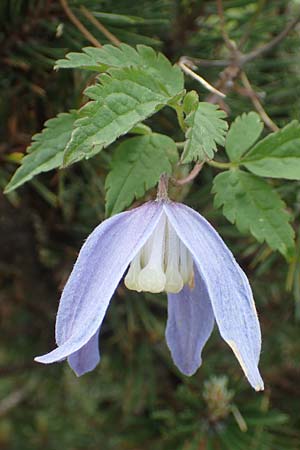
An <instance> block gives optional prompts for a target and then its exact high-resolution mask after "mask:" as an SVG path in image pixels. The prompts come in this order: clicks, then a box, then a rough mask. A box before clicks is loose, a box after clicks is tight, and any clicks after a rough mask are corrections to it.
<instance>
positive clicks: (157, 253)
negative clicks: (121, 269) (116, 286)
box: [125, 215, 194, 293]
mask: <svg viewBox="0 0 300 450" xmlns="http://www.w3.org/2000/svg"><path fill="white" fill-rule="evenodd" d="M185 284H188V285H189V286H190V287H191V288H193V287H194V271H193V259H192V256H191V254H190V252H189V251H188V249H187V248H186V247H185V245H184V244H183V243H182V242H181V240H180V239H179V237H178V236H177V234H176V232H175V231H174V229H173V227H172V226H171V224H170V222H169V221H168V220H167V218H166V216H165V215H163V216H162V218H161V219H160V221H159V223H158V225H157V227H156V228H155V230H154V232H153V233H152V235H151V236H150V238H149V239H148V240H147V242H146V243H145V245H144V246H143V247H142V249H141V250H140V251H139V253H138V254H137V255H136V256H135V258H134V259H133V260H132V262H131V264H130V266H129V270H128V272H127V275H126V277H125V285H126V287H127V288H128V289H131V290H134V291H138V292H141V291H146V292H153V293H158V292H163V291H165V292H171V293H177V292H180V291H181V289H182V288H183V286H184V285H185Z"/></svg>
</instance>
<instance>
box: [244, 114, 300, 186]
mask: <svg viewBox="0 0 300 450" xmlns="http://www.w3.org/2000/svg"><path fill="white" fill-rule="evenodd" d="M242 164H243V165H244V166H245V167H247V169H248V170H250V171H251V172H253V173H255V174H256V175H259V176H261V177H272V178H286V179H288V180H300V124H299V122H298V121H296V120H295V121H293V122H291V123H290V124H289V125H287V126H286V127H284V128H283V129H282V130H279V131H276V132H275V133H272V134H269V136H267V137H266V138H265V139H262V140H261V141H259V142H258V143H257V144H256V145H255V147H253V148H252V149H251V150H250V151H249V152H248V153H247V154H246V155H245V157H244V158H243V159H242Z"/></svg>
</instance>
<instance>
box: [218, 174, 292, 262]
mask: <svg viewBox="0 0 300 450" xmlns="http://www.w3.org/2000/svg"><path fill="white" fill-rule="evenodd" d="M213 192H214V193H215V194H216V196H215V206H216V207H217V208H218V207H220V206H223V214H224V215H225V217H227V219H228V220H229V221H230V222H232V223H235V224H236V226H237V228H238V229H239V230H240V231H241V232H242V233H245V232H247V231H250V232H251V234H252V235H253V236H254V237H255V238H256V239H257V240H258V241H259V242H263V241H266V242H267V243H268V245H269V246H270V247H271V248H272V249H273V250H279V251H280V252H281V253H282V254H283V255H284V256H285V257H287V258H288V257H289V256H290V255H292V253H293V248H294V240H293V238H294V231H293V228H292V227H291V225H290V224H289V214H288V213H287V211H286V210H285V204H284V202H283V201H282V200H281V198H280V196H279V195H278V193H277V192H276V191H275V190H274V189H273V188H272V187H271V186H270V185H269V184H268V183H267V182H266V181H265V180H263V179H261V178H258V177H256V176H255V175H252V174H250V173H247V172H244V171H241V170H230V171H226V172H223V173H221V174H219V175H217V176H216V177H215V179H214V184H213Z"/></svg>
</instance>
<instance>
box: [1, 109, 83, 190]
mask: <svg viewBox="0 0 300 450" xmlns="http://www.w3.org/2000/svg"><path fill="white" fill-rule="evenodd" d="M77 118H78V113H77V112H76V111H71V112H70V113H61V114H58V116H57V117H55V118H53V119H50V120H47V122H46V123H45V128H44V130H43V131H42V132H41V133H39V134H36V135H34V136H33V138H32V141H33V142H32V144H31V146H30V147H29V148H28V149H27V153H28V155H26V156H24V157H23V159H22V165H21V166H20V167H19V168H18V169H17V171H16V172H15V174H14V175H13V177H12V179H11V180H10V182H9V183H8V185H7V186H6V189H5V193H8V192H11V191H13V190H14V189H16V188H17V187H19V186H21V185H22V184H24V183H26V182H27V181H29V180H31V179H32V178H33V177H34V176H35V175H37V174H39V173H41V172H48V171H49V170H52V169H55V168H56V167H59V166H61V164H62V162H63V153H64V150H65V148H66V146H67V143H68V142H69V140H70V138H71V134H72V131H73V126H74V122H75V120H76V119H77Z"/></svg>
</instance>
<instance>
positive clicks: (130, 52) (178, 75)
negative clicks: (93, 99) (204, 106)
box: [55, 44, 184, 96]
mask: <svg viewBox="0 0 300 450" xmlns="http://www.w3.org/2000/svg"><path fill="white" fill-rule="evenodd" d="M82 50H83V51H82V53H74V52H72V53H68V54H67V55H66V58H65V59H59V60H58V61H57V62H56V65H55V68H56V69H58V68H80V69H87V70H95V71H98V72H103V71H106V70H107V69H108V68H111V67H115V68H119V69H122V68H124V67H141V68H143V69H144V70H145V71H147V72H148V73H149V74H151V75H152V76H153V77H154V78H157V79H158V80H161V82H163V83H164V84H165V85H166V87H167V90H168V92H169V94H170V95H171V96H174V95H176V94H177V93H178V92H180V91H182V90H183V87H184V79H183V73H182V71H181V70H180V68H179V67H178V66H172V64H171V63H170V61H169V60H168V59H167V58H166V57H165V56H164V55H163V54H162V53H156V52H155V51H154V50H153V49H152V48H151V47H147V46H145V45H138V46H137V47H136V49H135V48H133V47H130V45H127V44H121V45H120V46H119V47H116V46H114V45H110V44H109V45H103V47H101V48H94V47H85V48H83V49H82Z"/></svg>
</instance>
